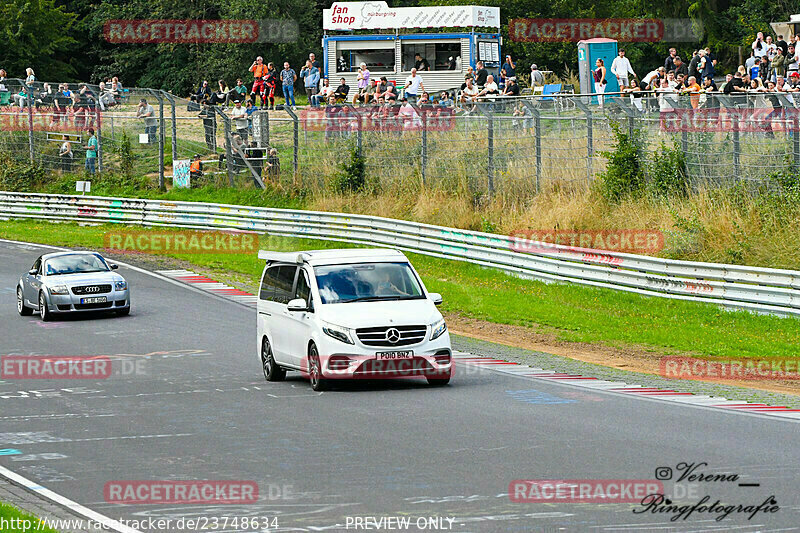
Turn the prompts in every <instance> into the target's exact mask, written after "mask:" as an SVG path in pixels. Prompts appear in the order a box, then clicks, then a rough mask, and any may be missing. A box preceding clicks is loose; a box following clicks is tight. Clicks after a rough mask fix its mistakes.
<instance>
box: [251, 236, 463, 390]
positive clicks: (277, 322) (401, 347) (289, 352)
mask: <svg viewBox="0 0 800 533" xmlns="http://www.w3.org/2000/svg"><path fill="white" fill-rule="evenodd" d="M258 257H259V259H264V260H266V266H265V267H264V272H263V274H262V276H261V289H260V291H259V300H258V353H259V356H260V359H261V366H262V368H263V370H264V377H265V378H266V379H267V380H268V381H280V380H282V379H284V378H285V377H286V371H287V370H295V371H299V372H302V373H303V375H307V376H308V378H309V380H310V381H311V387H312V389H314V390H315V391H319V390H324V389H325V387H326V385H327V384H328V383H329V380H332V379H341V378H349V379H354V378H368V379H378V378H396V377H415V376H419V377H425V378H427V380H428V383H430V384H431V385H446V384H447V383H448V382H449V381H450V377H451V375H452V373H453V364H452V357H451V355H452V351H451V347H450V336H449V334H448V332H447V325H446V324H445V322H444V319H443V318H442V314H441V313H440V312H439V310H438V309H436V306H437V305H439V304H440V303H441V302H442V297H441V295H439V294H435V293H428V292H427V290H426V289H425V285H424V284H423V283H422V280H420V277H419V275H418V274H417V272H416V270H414V267H412V266H411V263H409V261H408V259H407V258H406V256H405V255H403V254H402V253H401V252H399V251H397V250H388V249H343V250H319V251H310V252H291V253H279V252H268V251H263V250H262V251H260V252H259V254H258Z"/></svg>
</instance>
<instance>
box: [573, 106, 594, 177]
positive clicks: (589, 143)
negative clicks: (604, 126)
mask: <svg viewBox="0 0 800 533" xmlns="http://www.w3.org/2000/svg"><path fill="white" fill-rule="evenodd" d="M574 102H575V107H577V108H578V109H580V110H581V111H583V113H584V114H585V115H586V184H587V185H589V184H591V183H592V160H593V157H594V140H593V138H592V110H591V109H589V106H587V105H586V104H584V103H583V102H582V101H581V100H580V99H579V98H575V99H574Z"/></svg>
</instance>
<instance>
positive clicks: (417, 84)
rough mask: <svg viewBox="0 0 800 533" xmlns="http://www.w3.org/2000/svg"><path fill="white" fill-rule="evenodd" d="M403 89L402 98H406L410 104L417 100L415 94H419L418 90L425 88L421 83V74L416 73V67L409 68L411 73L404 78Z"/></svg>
mask: <svg viewBox="0 0 800 533" xmlns="http://www.w3.org/2000/svg"><path fill="white" fill-rule="evenodd" d="M404 89H405V95H404V96H405V98H404V100H407V101H408V102H409V104H411V105H413V104H415V103H416V102H417V96H418V95H419V94H420V91H423V90H425V86H424V85H423V83H422V76H418V75H417V69H416V68H412V69H411V75H410V76H409V77H407V78H406V84H405V86H404Z"/></svg>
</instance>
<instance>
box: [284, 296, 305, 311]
mask: <svg viewBox="0 0 800 533" xmlns="http://www.w3.org/2000/svg"><path fill="white" fill-rule="evenodd" d="M287 307H288V308H289V311H308V304H307V303H306V301H305V300H303V299H302V298H295V299H294V300H290V301H289V303H288V305H287Z"/></svg>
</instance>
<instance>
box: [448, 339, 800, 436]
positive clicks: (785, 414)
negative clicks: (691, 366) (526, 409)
mask: <svg viewBox="0 0 800 533" xmlns="http://www.w3.org/2000/svg"><path fill="white" fill-rule="evenodd" d="M453 359H454V360H456V361H458V362H461V363H462V364H467V365H471V366H476V367H479V368H483V369H487V370H491V371H494V372H500V373H502V374H510V375H514V376H522V377H527V378H531V379H541V380H546V381H552V382H556V383H563V384H569V385H573V386H577V387H581V388H584V389H591V390H602V391H606V392H613V393H617V394H630V395H633V396H638V397H645V398H655V399H658V400H663V401H668V402H675V403H682V404H690V405H699V406H703V407H712V408H718V409H726V410H729V411H731V410H732V411H744V412H750V413H758V414H762V415H769V416H776V417H781V418H791V419H795V420H800V409H791V408H789V407H785V406H782V405H766V404H762V403H748V402H743V401H738V400H728V399H726V398H722V397H719V396H707V395H703V394H694V393H692V392H679V391H676V390H672V389H658V388H653V387H643V386H641V385H635V384H631V383H625V382H623V381H608V380H604V379H599V378H592V377H586V376H581V375H578V374H564V373H560V372H554V371H552V370H545V369H543V368H533V367H530V366H525V365H522V364H519V363H514V362H511V361H504V360H502V359H492V358H488V357H476V356H475V355H473V354H470V353H465V352H458V351H454V352H453Z"/></svg>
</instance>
